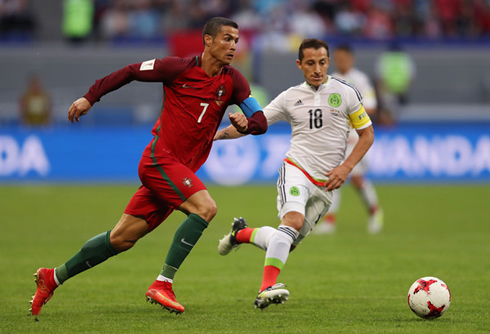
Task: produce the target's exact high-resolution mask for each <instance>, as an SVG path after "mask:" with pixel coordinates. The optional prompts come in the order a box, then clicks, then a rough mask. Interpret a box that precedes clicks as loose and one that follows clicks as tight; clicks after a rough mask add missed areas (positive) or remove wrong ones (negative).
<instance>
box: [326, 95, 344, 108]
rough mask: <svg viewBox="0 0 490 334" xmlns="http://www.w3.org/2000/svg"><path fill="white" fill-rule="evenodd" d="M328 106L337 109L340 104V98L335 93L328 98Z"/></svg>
mask: <svg viewBox="0 0 490 334" xmlns="http://www.w3.org/2000/svg"><path fill="white" fill-rule="evenodd" d="M328 104H329V105H330V106H331V107H334V108H338V107H340V105H341V104H342V98H341V97H340V95H339V94H337V93H334V94H331V95H330V97H329V98H328Z"/></svg>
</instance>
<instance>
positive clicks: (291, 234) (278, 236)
mask: <svg viewBox="0 0 490 334" xmlns="http://www.w3.org/2000/svg"><path fill="white" fill-rule="evenodd" d="M298 235H299V232H298V231H296V230H295V229H294V228H292V227H289V226H285V225H280V226H279V227H278V228H277V232H276V233H275V234H274V235H273V237H272V238H271V240H270V244H269V247H268V248H267V252H266V254H265V262H266V265H267V264H272V263H273V262H275V261H274V260H272V261H271V259H277V260H279V261H280V262H281V263H282V265H284V264H285V263H286V260H287V259H288V256H289V251H290V250H291V245H292V243H293V242H294V241H295V240H296V238H297V237H298ZM279 265H280V264H279V263H278V264H276V265H275V266H277V267H279ZM282 265H281V266H280V267H279V269H281V268H282Z"/></svg>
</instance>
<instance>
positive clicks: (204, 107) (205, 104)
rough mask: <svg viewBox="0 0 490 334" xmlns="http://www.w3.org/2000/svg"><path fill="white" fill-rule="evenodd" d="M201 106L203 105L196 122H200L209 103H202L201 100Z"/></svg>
mask: <svg viewBox="0 0 490 334" xmlns="http://www.w3.org/2000/svg"><path fill="white" fill-rule="evenodd" d="M201 107H203V109H202V113H201V116H199V119H198V120H197V123H201V120H202V117H203V116H204V114H205V113H206V110H207V109H208V107H209V103H204V102H203V103H201Z"/></svg>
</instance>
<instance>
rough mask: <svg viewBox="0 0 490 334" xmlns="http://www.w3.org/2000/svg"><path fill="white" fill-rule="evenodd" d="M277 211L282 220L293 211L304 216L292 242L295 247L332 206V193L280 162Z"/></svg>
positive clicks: (297, 170)
mask: <svg viewBox="0 0 490 334" xmlns="http://www.w3.org/2000/svg"><path fill="white" fill-rule="evenodd" d="M277 194H278V195H277V211H278V212H279V214H278V217H279V219H282V218H283V217H284V215H285V214H286V213H288V212H291V211H295V212H299V213H301V214H303V215H304V216H305V223H304V224H303V228H302V229H301V231H300V232H299V236H298V238H297V239H296V240H295V241H294V242H293V245H295V246H297V245H299V243H300V242H301V241H302V240H303V239H304V238H305V237H306V236H307V235H308V234H309V233H310V232H311V230H313V228H314V227H315V225H316V223H318V221H319V220H320V219H321V218H322V217H323V216H324V215H325V214H326V213H327V211H328V209H329V208H330V205H331V204H332V196H333V192H332V191H325V188H324V187H319V186H316V185H314V184H313V183H311V181H310V180H308V178H307V177H306V176H305V175H304V174H303V172H302V171H301V170H300V169H299V168H297V167H295V166H293V165H290V164H288V163H286V162H284V161H283V162H282V166H281V168H280V169H279V179H278V180H277Z"/></svg>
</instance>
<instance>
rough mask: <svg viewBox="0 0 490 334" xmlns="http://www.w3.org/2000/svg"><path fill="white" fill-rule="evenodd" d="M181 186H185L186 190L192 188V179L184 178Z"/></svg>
mask: <svg viewBox="0 0 490 334" xmlns="http://www.w3.org/2000/svg"><path fill="white" fill-rule="evenodd" d="M182 184H183V185H184V186H187V188H190V187H192V186H193V184H192V179H191V178H189V177H184V179H183V180H182Z"/></svg>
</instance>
